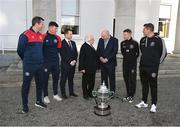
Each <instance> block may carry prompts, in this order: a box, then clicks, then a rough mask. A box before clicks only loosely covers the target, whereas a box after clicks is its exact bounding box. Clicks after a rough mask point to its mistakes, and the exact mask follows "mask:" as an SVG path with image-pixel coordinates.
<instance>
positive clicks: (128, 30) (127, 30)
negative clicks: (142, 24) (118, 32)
mask: <svg viewBox="0 0 180 127" xmlns="http://www.w3.org/2000/svg"><path fill="white" fill-rule="evenodd" d="M123 32H124V33H125V32H127V33H130V34H131V33H132V31H131V30H130V29H125V30H124V31H123Z"/></svg>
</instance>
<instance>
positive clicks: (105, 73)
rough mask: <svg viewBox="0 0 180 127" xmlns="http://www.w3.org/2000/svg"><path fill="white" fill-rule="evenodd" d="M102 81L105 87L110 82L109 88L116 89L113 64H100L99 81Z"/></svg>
mask: <svg viewBox="0 0 180 127" xmlns="http://www.w3.org/2000/svg"><path fill="white" fill-rule="evenodd" d="M108 79H109V80H108ZM103 81H105V84H106V86H107V87H108V86H109V84H110V90H111V91H114V92H115V90H116V86H115V81H116V79H115V66H109V67H107V66H104V65H102V66H101V82H103ZM108 81H109V82H110V83H109V82H108Z"/></svg>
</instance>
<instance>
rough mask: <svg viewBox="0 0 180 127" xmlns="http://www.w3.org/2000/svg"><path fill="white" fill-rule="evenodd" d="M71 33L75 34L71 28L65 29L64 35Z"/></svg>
mask: <svg viewBox="0 0 180 127" xmlns="http://www.w3.org/2000/svg"><path fill="white" fill-rule="evenodd" d="M69 31H71V32H73V31H72V29H71V28H65V29H64V34H68V32H69Z"/></svg>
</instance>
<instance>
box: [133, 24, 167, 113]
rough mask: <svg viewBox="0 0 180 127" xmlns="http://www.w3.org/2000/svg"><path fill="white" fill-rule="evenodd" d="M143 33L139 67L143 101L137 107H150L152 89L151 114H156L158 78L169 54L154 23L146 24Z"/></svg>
mask: <svg viewBox="0 0 180 127" xmlns="http://www.w3.org/2000/svg"><path fill="white" fill-rule="evenodd" d="M143 33H144V36H145V37H143V38H142V39H141V41H140V50H141V53H142V55H141V60H140V67H139V70H140V78H141V83H142V101H141V102H140V103H139V104H137V105H136V107H137V108H143V107H148V104H147V97H148V92H149V87H150V88H151V98H152V105H151V109H150V112H152V113H155V112H156V108H157V78H158V71H159V64H161V63H162V62H163V60H164V59H165V57H166V55H167V52H166V47H165V44H164V41H163V40H162V39H161V38H160V37H159V36H157V35H156V34H154V25H153V24H152V23H147V24H144V30H143Z"/></svg>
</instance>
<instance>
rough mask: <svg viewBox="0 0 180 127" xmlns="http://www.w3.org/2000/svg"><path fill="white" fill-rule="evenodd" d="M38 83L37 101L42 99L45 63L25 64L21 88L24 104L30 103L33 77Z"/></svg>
mask: <svg viewBox="0 0 180 127" xmlns="http://www.w3.org/2000/svg"><path fill="white" fill-rule="evenodd" d="M33 77H34V78H35V83H36V101H39V102H41V101H42V89H43V65H42V64H33V65H32V64H23V84H22V89H21V94H22V103H23V106H27V105H28V95H29V89H30V85H31V81H32V78H33Z"/></svg>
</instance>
